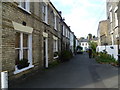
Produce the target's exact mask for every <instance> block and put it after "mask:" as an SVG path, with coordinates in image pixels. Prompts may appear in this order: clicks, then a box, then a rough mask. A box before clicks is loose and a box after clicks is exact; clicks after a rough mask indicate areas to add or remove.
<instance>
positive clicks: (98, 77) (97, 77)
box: [17, 53, 118, 88]
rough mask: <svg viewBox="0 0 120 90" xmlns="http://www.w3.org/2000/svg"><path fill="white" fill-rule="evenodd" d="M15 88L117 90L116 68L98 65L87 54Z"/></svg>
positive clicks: (77, 56) (46, 71) (79, 55)
mask: <svg viewBox="0 0 120 90" xmlns="http://www.w3.org/2000/svg"><path fill="white" fill-rule="evenodd" d="M17 88H118V68H117V67H113V66H111V65H109V64H98V63H97V62H96V61H95V60H94V59H89V57H88V55H87V53H84V54H83V55H81V54H78V55H76V56H75V57H74V58H73V59H71V60H70V61H69V62H65V63H62V64H60V65H58V66H56V67H53V68H50V69H48V70H45V71H44V72H42V73H39V74H37V75H35V76H34V77H31V78H30V79H29V80H26V81H25V82H24V83H21V84H20V85H19V86H17Z"/></svg>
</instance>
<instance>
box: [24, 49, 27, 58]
mask: <svg viewBox="0 0 120 90" xmlns="http://www.w3.org/2000/svg"><path fill="white" fill-rule="evenodd" d="M23 58H25V59H28V49H24V50H23Z"/></svg>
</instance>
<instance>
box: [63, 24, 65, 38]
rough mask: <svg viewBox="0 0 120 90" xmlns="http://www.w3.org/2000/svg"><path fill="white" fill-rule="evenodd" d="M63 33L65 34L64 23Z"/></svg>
mask: <svg viewBox="0 0 120 90" xmlns="http://www.w3.org/2000/svg"><path fill="white" fill-rule="evenodd" d="M63 35H64V36H65V26H64V25H63Z"/></svg>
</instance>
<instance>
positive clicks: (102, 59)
mask: <svg viewBox="0 0 120 90" xmlns="http://www.w3.org/2000/svg"><path fill="white" fill-rule="evenodd" d="M96 61H97V62H98V63H115V64H118V61H116V59H115V58H114V57H113V56H111V55H109V54H106V53H103V52H101V53H99V54H98V56H97V57H96Z"/></svg>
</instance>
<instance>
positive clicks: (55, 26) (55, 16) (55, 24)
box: [54, 14, 57, 30]
mask: <svg viewBox="0 0 120 90" xmlns="http://www.w3.org/2000/svg"><path fill="white" fill-rule="evenodd" d="M54 29H55V30H57V15H56V14H54Z"/></svg>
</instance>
